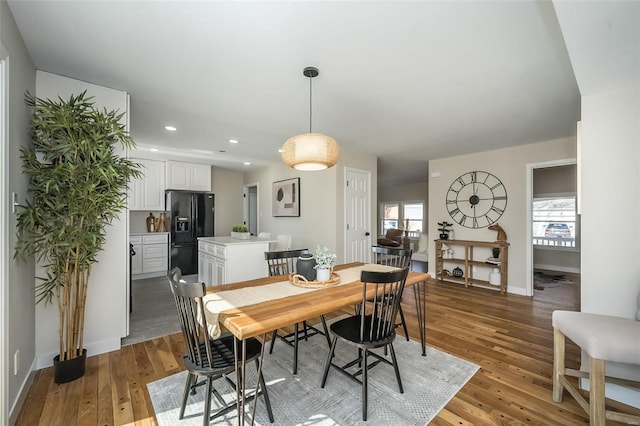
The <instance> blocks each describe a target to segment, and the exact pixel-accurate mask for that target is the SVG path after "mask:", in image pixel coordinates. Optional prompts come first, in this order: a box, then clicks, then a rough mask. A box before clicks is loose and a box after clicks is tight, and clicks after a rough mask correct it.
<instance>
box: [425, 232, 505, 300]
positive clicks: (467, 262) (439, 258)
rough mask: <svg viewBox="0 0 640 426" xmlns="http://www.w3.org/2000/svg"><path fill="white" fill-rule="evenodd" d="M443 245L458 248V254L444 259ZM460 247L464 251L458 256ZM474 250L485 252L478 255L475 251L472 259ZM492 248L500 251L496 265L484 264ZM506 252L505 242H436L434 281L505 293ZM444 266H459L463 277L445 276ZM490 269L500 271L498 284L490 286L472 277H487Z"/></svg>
mask: <svg viewBox="0 0 640 426" xmlns="http://www.w3.org/2000/svg"><path fill="white" fill-rule="evenodd" d="M443 244H446V245H447V246H450V247H452V248H453V247H458V252H456V255H455V257H452V258H444V256H443V250H442V245H443ZM460 247H461V248H462V249H463V250H464V253H463V254H462V255H461V254H459V250H460ZM474 248H480V249H487V250H480V253H478V251H476V253H475V255H476V256H477V258H474ZM493 248H499V249H500V256H499V257H498V264H493V263H487V262H486V259H487V258H489V257H491V249H493ZM508 250H509V243H508V242H506V241H492V242H489V241H469V240H436V253H435V255H436V279H437V280H438V281H446V282H452V283H456V284H464V286H465V287H469V286H472V285H474V284H477V285H481V286H487V287H496V288H498V289H499V290H500V292H501V293H506V292H507V283H508V277H507V273H508V272H507V271H508V270H509V251H508ZM454 251H455V250H454ZM445 264H451V265H457V266H460V267H461V269H462V271H463V275H462V276H461V277H454V276H453V275H449V274H445ZM454 267H455V266H454ZM474 267H476V268H480V270H477V269H476V268H474ZM487 268H489V269H487ZM491 268H497V269H498V270H499V271H500V284H492V283H490V282H489V281H488V280H486V279H480V278H476V277H475V276H474V275H476V276H479V274H484V275H487V274H488V273H489V272H490V269H491Z"/></svg>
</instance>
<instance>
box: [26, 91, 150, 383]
mask: <svg viewBox="0 0 640 426" xmlns="http://www.w3.org/2000/svg"><path fill="white" fill-rule="evenodd" d="M92 99H93V98H92V97H89V96H87V95H86V91H85V92H82V93H81V94H80V95H78V96H74V95H71V96H70V98H69V99H68V100H63V99H62V98H58V100H57V101H52V100H49V99H47V100H43V99H39V98H36V97H34V96H31V95H30V94H29V93H27V94H26V96H25V102H26V104H27V105H28V106H29V107H31V108H33V115H32V117H31V123H30V131H31V138H32V140H33V143H32V145H31V147H29V148H22V149H21V158H22V162H23V164H22V171H23V173H24V174H25V175H27V176H28V177H29V187H28V193H29V197H28V199H27V200H26V202H25V205H24V206H23V208H22V209H21V210H20V211H19V212H18V215H17V236H18V244H17V246H16V252H15V256H16V257H17V258H21V257H22V258H23V257H26V256H34V257H35V258H36V260H37V261H38V262H40V263H41V265H42V266H43V267H44V268H45V270H46V277H44V278H39V279H40V280H42V282H41V283H40V284H38V285H37V286H36V303H40V302H44V303H45V305H46V304H49V303H52V302H53V300H54V299H55V302H56V305H57V306H58V314H59V324H60V328H59V337H60V338H59V342H60V348H59V349H60V350H59V354H58V355H57V356H56V357H55V358H54V378H55V381H56V382H57V383H63V382H67V381H71V380H75V379H77V378H78V377H81V376H82V375H83V374H84V368H85V360H86V349H84V347H83V335H84V324H85V321H84V318H85V302H86V299H87V296H88V294H89V293H88V289H89V283H90V274H91V268H92V266H93V265H94V264H95V263H96V260H97V257H98V253H100V251H101V250H102V249H103V246H104V244H105V240H106V239H105V235H106V227H107V226H108V225H110V224H111V222H112V221H113V220H114V219H117V218H118V214H119V212H120V211H121V210H122V209H124V208H125V207H126V190H127V185H128V182H129V181H130V179H133V178H139V177H140V176H141V173H140V171H139V165H138V164H137V163H134V162H132V161H130V160H128V159H126V158H122V157H120V156H119V155H118V152H119V150H120V149H121V148H125V149H130V148H134V147H135V143H134V141H133V139H132V138H131V137H130V136H129V133H128V132H127V130H126V128H125V125H124V124H122V123H121V118H122V116H123V114H120V113H118V112H117V111H106V110H102V111H101V110H98V109H97V108H95V107H94V106H93V102H92ZM123 250H124V248H123Z"/></svg>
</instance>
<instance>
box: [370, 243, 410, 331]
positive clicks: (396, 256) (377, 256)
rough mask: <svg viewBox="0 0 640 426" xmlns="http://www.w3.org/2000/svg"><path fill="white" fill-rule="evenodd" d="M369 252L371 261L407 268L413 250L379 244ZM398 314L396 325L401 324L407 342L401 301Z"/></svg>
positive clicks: (405, 323)
mask: <svg viewBox="0 0 640 426" xmlns="http://www.w3.org/2000/svg"><path fill="white" fill-rule="evenodd" d="M371 252H372V254H373V263H377V264H379V265H387V266H395V267H396V268H408V267H409V266H410V265H411V256H412V255H413V250H411V249H403V248H393V247H380V246H373V247H371ZM401 297H402V295H401ZM398 314H399V315H400V322H399V323H396V326H397V327H400V326H402V329H403V330H404V336H405V338H406V339H407V342H408V341H409V331H408V329H407V322H406V321H405V319H404V312H402V303H400V304H399V305H398Z"/></svg>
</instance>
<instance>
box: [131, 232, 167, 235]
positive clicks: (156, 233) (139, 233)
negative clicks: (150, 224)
mask: <svg viewBox="0 0 640 426" xmlns="http://www.w3.org/2000/svg"><path fill="white" fill-rule="evenodd" d="M163 234H168V232H130V233H129V235H136V236H137V235H163Z"/></svg>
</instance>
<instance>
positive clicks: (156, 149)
mask: <svg viewBox="0 0 640 426" xmlns="http://www.w3.org/2000/svg"><path fill="white" fill-rule="evenodd" d="M149 151H153V152H158V151H160V150H159V149H158V148H149Z"/></svg>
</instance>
